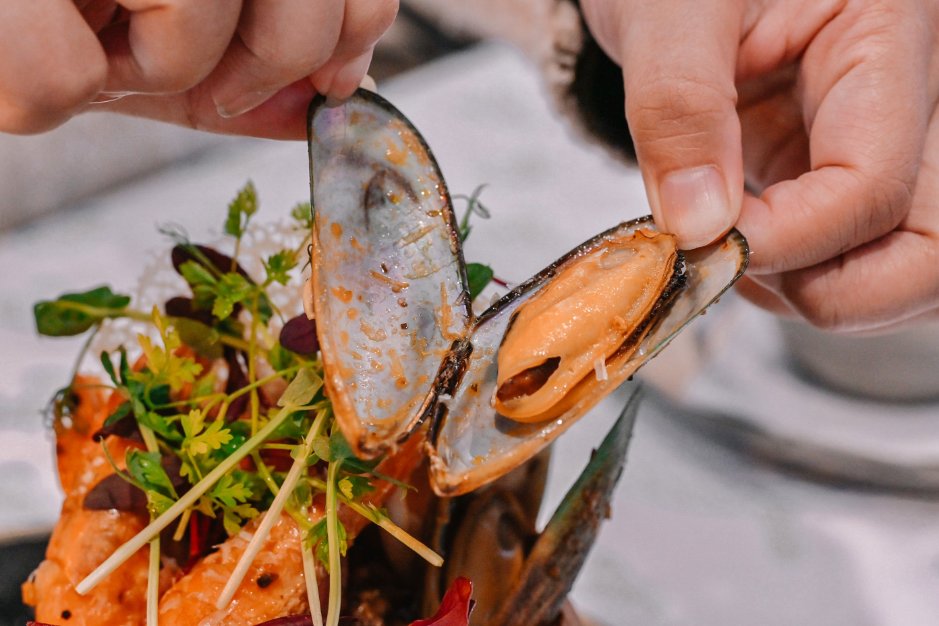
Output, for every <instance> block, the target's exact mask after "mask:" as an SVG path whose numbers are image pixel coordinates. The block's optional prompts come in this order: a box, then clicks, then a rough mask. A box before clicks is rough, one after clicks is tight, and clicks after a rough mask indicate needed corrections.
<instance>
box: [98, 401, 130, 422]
mask: <svg viewBox="0 0 939 626" xmlns="http://www.w3.org/2000/svg"><path fill="white" fill-rule="evenodd" d="M131 407H132V405H131V403H130V402H129V401H125V402H121V404H119V405H118V407H117V408H116V409H114V412H113V413H111V414H110V415H108V418H107V419H106V420H104V425H105V426H110V425H111V424H116V423H117V422H119V421H121V420H122V419H124V418H125V417H127V415H128V414H129V413H130V409H131Z"/></svg>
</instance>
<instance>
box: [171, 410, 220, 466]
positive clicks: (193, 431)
mask: <svg viewBox="0 0 939 626" xmlns="http://www.w3.org/2000/svg"><path fill="white" fill-rule="evenodd" d="M179 422H180V424H181V425H182V427H183V432H184V433H185V434H186V438H185V439H184V440H183V443H182V446H181V447H182V449H183V450H185V451H187V452H189V453H190V454H196V455H205V454H208V453H209V452H211V451H213V450H218V449H219V448H221V447H222V446H224V445H225V444H227V443H228V442H229V441H231V439H232V434H231V431H229V430H228V428H226V427H225V422H224V421H222V420H219V419H217V420H213V421H211V422H209V424H208V426H206V423H205V415H204V414H203V413H202V411H200V410H199V409H193V410H191V411H189V414H188V415H187V414H183V415H180V419H179Z"/></svg>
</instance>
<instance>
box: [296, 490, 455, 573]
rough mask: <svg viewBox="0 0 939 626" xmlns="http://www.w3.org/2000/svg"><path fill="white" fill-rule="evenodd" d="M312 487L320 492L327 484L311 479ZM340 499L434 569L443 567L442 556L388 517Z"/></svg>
mask: <svg viewBox="0 0 939 626" xmlns="http://www.w3.org/2000/svg"><path fill="white" fill-rule="evenodd" d="M310 485H312V486H313V487H314V488H315V489H318V490H320V491H325V490H326V484H325V483H324V482H323V481H321V480H318V479H315V478H311V479H310ZM339 498H340V499H341V500H342V502H343V504H345V505H346V506H348V507H349V508H350V509H352V510H353V511H355V512H356V513H358V514H359V515H361V516H362V517H364V518H365V519H367V520H368V521H370V522H371V523H373V524H376V525H378V527H379V528H381V529H382V530H384V531H385V532H387V533H388V534H389V535H391V536H392V537H394V538H395V539H397V540H398V541H400V542H401V543H403V544H404V545H405V546H407V547H408V548H410V549H411V550H413V551H414V552H415V553H417V555H418V556H420V557H421V558H422V559H424V560H425V561H427V562H428V563H430V564H431V565H433V566H434V567H440V566H441V565H443V557H442V556H440V555H439V554H437V553H436V552H434V551H433V550H432V549H430V548H429V547H428V546H426V545H425V544H423V543H421V541H420V540H419V539H418V538H417V537H415V536H414V535H411V534H409V533H408V532H407V531H406V530H404V529H403V528H401V527H400V526H398V525H397V524H395V523H394V522H393V521H391V520H390V519H388V518H387V517H385V516H383V515H378V514H376V513H375V512H374V511H372V510H371V509H369V508H368V507H367V506H365V505H363V504H362V503H360V502H356V501H355V500H351V499H349V498H347V497H345V496H344V495H342V494H341V493H340V494H339Z"/></svg>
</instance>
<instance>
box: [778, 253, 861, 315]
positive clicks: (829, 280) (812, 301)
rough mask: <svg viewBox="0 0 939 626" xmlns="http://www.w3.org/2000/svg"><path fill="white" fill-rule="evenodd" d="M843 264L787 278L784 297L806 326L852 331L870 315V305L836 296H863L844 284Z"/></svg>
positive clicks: (784, 284) (801, 272) (857, 290)
mask: <svg viewBox="0 0 939 626" xmlns="http://www.w3.org/2000/svg"><path fill="white" fill-rule="evenodd" d="M841 270H842V265H841V263H831V264H827V265H825V266H816V267H814V268H809V269H807V270H800V271H796V272H792V273H790V274H787V275H785V277H784V279H783V285H782V287H783V294H784V295H785V297H786V300H787V301H788V302H789V303H790V305H792V307H793V308H794V309H795V311H796V312H797V313H798V314H799V315H800V316H802V318H803V319H805V321H806V322H808V323H809V324H811V325H812V326H814V327H815V328H818V329H820V330H825V331H829V332H846V331H849V330H853V329H854V328H855V327H857V326H858V324H859V323H860V322H861V321H863V319H864V317H865V315H866V314H867V304H865V303H864V302H862V301H860V300H857V299H846V298H844V297H834V296H833V294H845V293H851V294H862V293H865V291H864V290H863V289H860V288H856V286H855V285H847V284H844V281H845V276H844V274H843V272H842V271H841Z"/></svg>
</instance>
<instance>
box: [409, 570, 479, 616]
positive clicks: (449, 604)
mask: <svg viewBox="0 0 939 626" xmlns="http://www.w3.org/2000/svg"><path fill="white" fill-rule="evenodd" d="M472 595H473V583H471V582H470V581H469V579H468V578H462V577H460V578H457V579H456V580H454V581H453V584H451V585H450V588H449V589H447V593H446V594H445V595H444V596H443V602H441V603H440V608H439V609H438V610H437V613H436V614H435V615H434V616H433V617H431V618H430V619H419V620H417V621H416V622H411V626H469V618H470V613H471V612H472V611H473V603H472V600H471V599H470V598H471V597H472Z"/></svg>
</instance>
